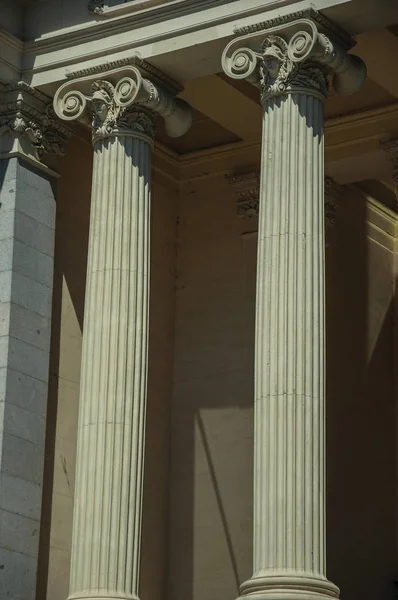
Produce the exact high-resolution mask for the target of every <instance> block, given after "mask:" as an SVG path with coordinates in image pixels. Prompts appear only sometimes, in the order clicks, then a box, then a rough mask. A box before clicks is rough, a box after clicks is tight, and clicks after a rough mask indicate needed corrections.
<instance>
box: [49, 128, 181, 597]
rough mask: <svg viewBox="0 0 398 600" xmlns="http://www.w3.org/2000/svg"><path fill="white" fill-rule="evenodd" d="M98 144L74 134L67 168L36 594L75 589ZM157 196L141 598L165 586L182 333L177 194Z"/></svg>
mask: <svg viewBox="0 0 398 600" xmlns="http://www.w3.org/2000/svg"><path fill="white" fill-rule="evenodd" d="M91 168H92V147H91V144H90V143H85V142H83V141H80V140H78V139H77V138H72V140H71V142H70V145H69V149H68V154H67V156H66V157H65V158H64V159H63V161H62V165H61V169H62V171H61V179H60V180H59V185H58V194H57V223H56V250H55V278H54V305H53V331H52V346H51V365H50V376H51V379H50V392H49V408H48V427H47V442H46V465H45V485H44V496H43V526H42V530H41V546H40V557H39V579H38V588H37V597H38V598H40V599H43V600H44V599H45V598H48V599H49V600H50V599H51V600H65V599H66V598H67V595H68V584H69V568H70V547H71V533H72V510H73V494H74V479H75V460H76V434H77V414H78V397H79V380H80V360H81V341H82V330H83V312H84V295H85V279H86V263H87V245H88V226H89V211H90V189H91ZM156 179H157V178H156V175H155V181H154V185H153V201H152V232H151V235H152V248H151V250H152V257H151V263H152V264H151V290H152V297H151V307H150V342H149V386H148V388H149V389H148V412H147V440H146V468H145V481H144V503H145V508H144V516H143V547H142V576H141V599H142V600H160V599H161V598H163V590H164V589H165V585H166V583H165V582H166V564H167V560H166V544H167V531H168V519H167V513H168V501H169V494H168V471H169V467H168V461H169V451H168V449H169V415H170V410H169V403H170V393H171V361H172V355H173V334H174V281H175V256H176V245H175V240H176V238H175V230H176V210H177V196H176V194H175V193H174V192H172V191H168V190H167V189H165V188H164V187H162V186H161V185H159V184H157V183H156Z"/></svg>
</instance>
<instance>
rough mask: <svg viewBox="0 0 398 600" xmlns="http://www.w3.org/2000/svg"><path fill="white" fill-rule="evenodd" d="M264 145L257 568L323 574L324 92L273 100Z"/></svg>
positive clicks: (258, 572)
mask: <svg viewBox="0 0 398 600" xmlns="http://www.w3.org/2000/svg"><path fill="white" fill-rule="evenodd" d="M262 148H263V156H262V167H261V169H262V170H261V192H260V214H259V234H258V261H257V303H256V307H257V308H256V344H255V463H254V464H255V478H256V480H255V486H254V495H255V497H254V576H253V577H270V576H273V575H275V574H278V573H282V572H283V573H285V574H287V575H288V574H291V575H293V574H294V573H296V574H301V576H302V575H303V574H306V575H307V576H312V577H315V576H316V577H319V578H321V579H324V578H325V577H326V574H325V571H324V566H325V559H324V547H325V543H324V534H325V532H324V527H325V523H324V516H323V512H324V506H323V503H324V492H323V488H324V427H325V426H324V402H325V393H324V364H323V363H324V260H323V256H324V254H323V253H324V249H323V243H324V240H323V183H322V182H323V107H322V101H321V100H320V99H318V98H317V97H314V96H311V95H307V94H305V93H297V94H290V95H287V96H285V97H277V98H271V99H269V100H268V101H267V102H266V104H265V107H264V120H263V140H262ZM330 585H332V584H330ZM243 587H244V586H243ZM247 589H248V591H249V587H248V588H247Z"/></svg>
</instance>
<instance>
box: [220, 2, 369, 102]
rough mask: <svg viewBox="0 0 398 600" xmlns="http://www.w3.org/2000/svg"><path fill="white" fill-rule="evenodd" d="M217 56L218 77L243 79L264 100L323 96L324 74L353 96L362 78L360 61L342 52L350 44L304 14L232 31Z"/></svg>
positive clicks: (322, 19) (335, 29)
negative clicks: (220, 69) (219, 62)
mask: <svg viewBox="0 0 398 600" xmlns="http://www.w3.org/2000/svg"><path fill="white" fill-rule="evenodd" d="M235 32H236V33H237V34H239V37H237V38H235V39H233V40H232V41H231V42H230V43H229V44H228V45H227V46H226V48H225V50H224V52H223V55H222V67H223V70H224V72H225V73H226V74H227V75H228V76H229V77H231V78H232V79H247V80H248V81H249V82H250V83H252V84H253V85H255V86H256V87H258V88H259V89H260V90H261V99H262V102H263V103H264V102H265V101H266V100H267V99H268V98H271V97H273V96H279V95H283V94H289V93H300V92H305V93H306V94H312V95H314V96H316V97H319V98H321V99H325V98H326V96H327V94H328V75H329V73H333V74H334V76H333V86H334V89H335V90H336V92H338V93H341V94H353V93H354V92H356V91H357V90H358V89H359V88H360V87H361V85H362V83H363V81H364V80H365V77H366V67H365V64H364V63H363V61H362V60H361V59H360V58H359V57H357V56H354V55H351V54H348V53H347V51H348V50H349V49H350V48H351V47H352V46H353V45H354V41H353V40H352V39H351V38H350V37H349V36H347V35H346V34H345V33H344V32H343V31H341V30H340V29H339V28H338V27H337V26H335V25H333V24H332V23H330V22H329V21H328V20H327V19H326V18H325V17H323V16H322V15H320V14H319V13H317V12H316V11H314V10H312V9H310V10H306V11H299V12H296V13H292V14H290V15H286V16H284V17H278V18H276V19H272V20H270V21H265V22H262V23H258V24H256V25H251V26H248V27H243V28H237V29H235Z"/></svg>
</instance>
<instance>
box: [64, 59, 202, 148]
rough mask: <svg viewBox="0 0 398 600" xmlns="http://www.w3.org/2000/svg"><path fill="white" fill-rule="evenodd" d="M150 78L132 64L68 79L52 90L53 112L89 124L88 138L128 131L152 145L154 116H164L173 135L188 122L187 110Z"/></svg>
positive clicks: (169, 92)
mask: <svg viewBox="0 0 398 600" xmlns="http://www.w3.org/2000/svg"><path fill="white" fill-rule="evenodd" d="M152 70H153V71H156V70H155V69H154V68H153V67H152ZM154 79H155V81H153V80H149V79H146V78H145V77H143V75H142V73H141V69H140V68H138V66H135V65H123V66H120V67H117V68H114V69H109V70H107V71H105V72H103V73H101V74H99V73H97V72H96V73H92V74H89V75H85V76H83V77H74V78H73V79H71V80H70V81H67V82H66V83H64V84H63V85H62V86H61V87H60V88H59V89H58V91H57V92H56V94H55V96H54V110H55V112H56V114H57V115H58V116H59V117H60V118H61V119H64V120H66V121H75V120H79V121H81V122H83V123H85V124H91V126H92V133H93V141H94V142H96V141H97V140H99V139H101V138H106V137H110V136H115V135H132V136H135V137H140V138H142V139H145V140H146V141H149V142H150V143H152V142H153V139H154V136H155V127H154V119H155V115H156V114H160V115H161V116H162V117H163V118H164V119H165V128H166V132H167V133H168V135H169V136H170V137H179V136H181V135H183V134H184V133H185V132H186V131H187V130H188V129H189V127H190V126H191V122H192V111H191V108H190V106H189V105H188V104H187V103H186V102H184V101H183V100H180V99H176V98H175V97H174V95H173V91H174V90H170V89H169V90H168V89H166V88H165V87H163V86H162V85H160V84H158V82H157V81H156V79H157V78H156V77H154ZM159 79H160V78H159ZM163 82H164V79H163ZM163 82H162V83H163Z"/></svg>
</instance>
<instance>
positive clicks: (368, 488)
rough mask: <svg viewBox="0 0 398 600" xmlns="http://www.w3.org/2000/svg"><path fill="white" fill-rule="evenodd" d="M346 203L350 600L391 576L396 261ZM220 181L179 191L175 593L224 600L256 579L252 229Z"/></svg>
mask: <svg viewBox="0 0 398 600" xmlns="http://www.w3.org/2000/svg"><path fill="white" fill-rule="evenodd" d="M369 218H370V216H369V214H368V213H367V211H366V206H365V201H364V199H363V198H362V197H360V196H359V195H358V194H356V193H354V192H353V191H349V192H348V193H347V194H346V196H345V198H344V200H343V202H342V205H341V208H340V211H339V213H338V220H337V225H336V228H335V230H334V231H333V233H332V236H331V246H330V248H329V249H328V250H327V328H328V347H327V351H328V373H327V375H328V381H327V390H328V409H327V435H328V446H327V449H328V477H327V481H328V489H327V499H328V523H327V525H328V557H329V558H328V565H329V576H330V578H331V579H332V580H333V581H335V582H336V583H337V584H338V585H340V586H341V588H342V597H343V598H350V599H351V600H356V599H357V600H373V599H374V598H376V597H377V598H379V599H387V598H390V597H391V590H392V580H393V579H394V577H395V564H396V548H395V543H396V542H395V536H396V534H395V519H396V516H395V502H396V493H395V482H394V480H395V474H394V388H393V364H392V360H393V358H392V357H393V321H392V292H393V254H392V252H391V251H389V250H387V249H386V248H385V247H383V245H381V244H380V242H377V241H374V240H373V239H372V237H374V236H373V230H372V229H371V227H370V226H369V224H368V222H367V220H368V219H369ZM256 225H257V224H256V222H255V221H247V220H240V219H239V218H238V217H237V215H236V208H235V201H234V198H233V196H232V193H231V191H230V190H229V189H228V187H227V184H226V182H225V180H224V177H223V176H222V175H221V174H220V175H218V176H214V177H209V178H206V179H202V180H196V181H193V182H190V183H187V184H185V185H184V186H183V188H182V190H181V198H180V213H179V232H178V248H179V251H178V278H177V298H176V333H175V360H174V388H173V397H172V415H171V431H172V443H171V486H170V489H171V506H170V570H169V595H168V597H169V598H170V599H171V598H172V599H173V600H213V599H214V598H217V600H227V599H228V600H230V599H231V598H235V597H236V596H237V594H238V582H242V581H244V580H245V578H247V577H249V576H250V575H251V570H252V567H251V564H252V473H253V461H252V443H253V421H252V419H253V413H252V402H253V344H254V298H255V263H256V238H257V236H256V234H253V233H250V231H253V230H255V229H256Z"/></svg>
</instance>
